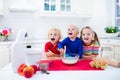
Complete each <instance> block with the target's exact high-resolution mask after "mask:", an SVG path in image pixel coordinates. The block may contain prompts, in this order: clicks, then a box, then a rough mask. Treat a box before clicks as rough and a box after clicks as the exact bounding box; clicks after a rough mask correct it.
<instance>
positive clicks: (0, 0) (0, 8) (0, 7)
mask: <svg viewBox="0 0 120 80" xmlns="http://www.w3.org/2000/svg"><path fill="white" fill-rule="evenodd" d="M0 15H3V1H2V0H0Z"/></svg>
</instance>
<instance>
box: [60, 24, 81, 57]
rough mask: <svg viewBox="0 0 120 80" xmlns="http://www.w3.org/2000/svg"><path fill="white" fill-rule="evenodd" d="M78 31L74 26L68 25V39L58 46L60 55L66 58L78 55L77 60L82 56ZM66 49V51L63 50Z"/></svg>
mask: <svg viewBox="0 0 120 80" xmlns="http://www.w3.org/2000/svg"><path fill="white" fill-rule="evenodd" d="M78 34H79V30H78V28H77V26H76V25H69V27H68V37H66V38H65V39H64V40H63V41H61V42H60V43H59V44H58V49H59V50H60V53H61V54H64V53H65V55H67V56H73V55H74V54H78V55H79V58H80V59H81V58H82V54H83V45H82V40H81V39H80V38H78V37H77V36H78ZM64 48H66V49H64Z"/></svg>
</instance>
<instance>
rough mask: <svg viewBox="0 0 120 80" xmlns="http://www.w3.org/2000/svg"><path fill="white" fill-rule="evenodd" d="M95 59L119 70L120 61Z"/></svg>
mask: <svg viewBox="0 0 120 80" xmlns="http://www.w3.org/2000/svg"><path fill="white" fill-rule="evenodd" d="M97 59H98V60H103V61H105V62H106V63H107V64H108V65H110V66H113V67H117V68H120V61H116V60H108V59H105V58H97Z"/></svg>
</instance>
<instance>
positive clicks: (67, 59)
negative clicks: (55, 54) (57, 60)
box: [62, 54, 79, 65]
mask: <svg viewBox="0 0 120 80" xmlns="http://www.w3.org/2000/svg"><path fill="white" fill-rule="evenodd" d="M78 60H79V56H78V54H72V55H68V54H65V55H64V57H63V58H62V62H63V63H64V64H69V65H71V64H75V63H77V62H78Z"/></svg>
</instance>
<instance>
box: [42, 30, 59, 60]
mask: <svg viewBox="0 0 120 80" xmlns="http://www.w3.org/2000/svg"><path fill="white" fill-rule="evenodd" d="M48 39H49V41H48V42H46V43H45V47H44V53H45V57H46V58H47V59H60V58H61V56H60V51H59V50H58V43H59V41H60V39H61V31H60V30H59V29H58V28H51V29H50V30H49V32H48Z"/></svg>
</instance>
